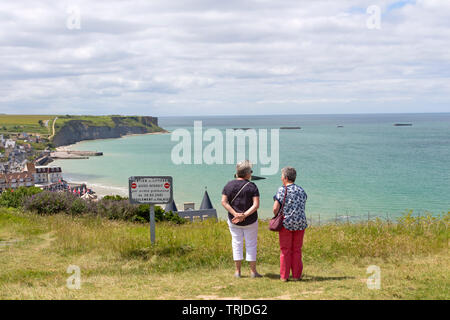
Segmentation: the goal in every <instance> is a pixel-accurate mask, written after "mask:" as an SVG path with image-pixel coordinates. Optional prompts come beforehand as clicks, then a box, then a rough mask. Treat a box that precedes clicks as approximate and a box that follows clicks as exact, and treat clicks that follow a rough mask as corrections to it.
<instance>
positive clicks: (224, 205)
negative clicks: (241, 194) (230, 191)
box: [222, 194, 241, 217]
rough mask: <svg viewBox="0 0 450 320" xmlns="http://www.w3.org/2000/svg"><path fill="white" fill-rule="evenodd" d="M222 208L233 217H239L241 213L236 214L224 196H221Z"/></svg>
mask: <svg viewBox="0 0 450 320" xmlns="http://www.w3.org/2000/svg"><path fill="white" fill-rule="evenodd" d="M222 206H223V207H224V208H225V210H227V211H228V212H229V213H231V214H232V215H233V216H235V217H236V216H237V215H240V214H241V213H237V212H236V210H234V209H233V207H232V206H231V205H230V203H229V202H228V197H227V196H226V195H224V194H223V195H222Z"/></svg>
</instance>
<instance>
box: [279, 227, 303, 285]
mask: <svg viewBox="0 0 450 320" xmlns="http://www.w3.org/2000/svg"><path fill="white" fill-rule="evenodd" d="M304 234H305V230H297V231H289V230H287V229H286V228H285V227H283V228H282V229H281V230H280V232H279V239H280V250H281V253H280V277H281V278H282V279H289V274H290V273H291V270H292V277H293V278H295V279H299V278H301V276H302V271H303V262H302V246H303V236H304Z"/></svg>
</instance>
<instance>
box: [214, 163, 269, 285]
mask: <svg viewBox="0 0 450 320" xmlns="http://www.w3.org/2000/svg"><path fill="white" fill-rule="evenodd" d="M252 173H253V171H252V165H251V163H250V162H249V161H248V160H246V161H242V162H239V163H238V164H237V166H236V177H237V178H236V179H235V180H232V181H230V182H228V183H227V185H226V186H225V187H224V188H223V191H222V205H223V207H224V208H225V209H226V210H227V211H228V226H229V228H230V233H231V238H232V241H231V245H232V247H233V260H234V262H235V267H236V269H235V277H237V278H240V277H241V265H242V260H244V254H243V247H244V240H245V249H246V260H247V261H248V262H249V263H250V270H251V271H250V275H251V277H252V278H259V277H261V275H260V274H259V273H258V272H257V271H256V252H257V242H258V212H257V210H258V208H259V191H258V187H257V186H256V185H255V184H254V183H253V182H250V181H249V180H250V178H251V176H252Z"/></svg>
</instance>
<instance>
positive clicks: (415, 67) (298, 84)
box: [0, 0, 450, 115]
mask: <svg viewBox="0 0 450 320" xmlns="http://www.w3.org/2000/svg"><path fill="white" fill-rule="evenodd" d="M369 5H379V6H380V8H381V9H382V17H381V27H382V28H381V30H369V29H368V28H367V27H366V20H367V18H368V15H367V13H366V8H367V7H368V6H369ZM69 6H76V7H78V8H79V9H80V14H81V15H80V18H81V20H80V26H81V28H80V29H79V30H76V29H74V30H69V29H68V28H67V27H66V22H67V19H68V13H67V8H68V7H69ZM449 6H450V1H448V0H417V1H396V0H376V1H372V0H371V1H368V0H363V1H357V0H354V1H352V0H340V1H334V0H333V1H332V0H321V1H298V0H284V1H283V0H280V1H268V0H259V1H256V0H253V1H250V0H240V1H238V0H229V1H214V2H212V1H206V0H189V1H162V0H155V1H144V0H133V1H127V2H124V1H120V0H108V1H106V0H98V1H87V0H78V1H76V0H73V1H69V2H57V3H56V4H55V3H50V2H48V1H44V0H34V1H31V0H23V1H16V2H2V3H1V4H0V47H1V48H0V112H16V113H51V112H55V113H94V114H98V113H101V114H109V113H125V114H137V113H145V114H156V115H169V114H171V115H180V114H205V113H209V114H223V113H226V112H228V113H231V114H240V113H242V112H245V113H249V114H251V113H277V112H284V113H322V112H324V113H325V112H336V110H337V111H338V112H408V111H411V112H415V111H450V95H449V93H450V52H449V51H448V45H449V43H450V19H449V18H450V10H449V8H450V7H449ZM280 104H281V105H282V106H283V108H282V110H280Z"/></svg>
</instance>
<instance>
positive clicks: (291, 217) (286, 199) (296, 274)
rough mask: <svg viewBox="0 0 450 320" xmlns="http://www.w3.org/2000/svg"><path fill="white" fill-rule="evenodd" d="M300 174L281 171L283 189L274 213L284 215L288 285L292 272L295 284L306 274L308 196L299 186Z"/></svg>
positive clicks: (285, 278) (283, 270)
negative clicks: (304, 266) (298, 177)
mask: <svg viewBox="0 0 450 320" xmlns="http://www.w3.org/2000/svg"><path fill="white" fill-rule="evenodd" d="M296 178H297V172H296V171H295V169H294V168H292V167H286V168H283V169H282V170H281V181H282V182H283V186H281V187H280V188H279V189H278V191H277V194H276V195H275V196H274V197H273V198H274V200H275V202H274V205H273V213H274V214H275V215H276V214H277V213H278V212H279V211H280V210H282V214H283V215H284V220H283V228H282V229H281V230H280V232H279V240H280V251H281V253H280V279H281V280H282V281H288V279H289V275H290V273H291V271H292V278H293V280H294V281H296V280H300V279H301V277H302V271H303V262H302V246H303V236H304V234H305V229H306V228H307V227H308V224H307V221H306V216H305V203H306V199H307V195H306V192H305V190H303V188H302V187H300V186H298V185H296V184H295V179H296Z"/></svg>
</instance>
